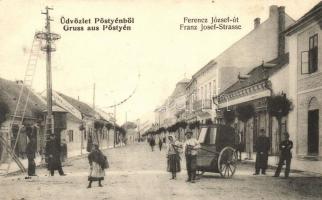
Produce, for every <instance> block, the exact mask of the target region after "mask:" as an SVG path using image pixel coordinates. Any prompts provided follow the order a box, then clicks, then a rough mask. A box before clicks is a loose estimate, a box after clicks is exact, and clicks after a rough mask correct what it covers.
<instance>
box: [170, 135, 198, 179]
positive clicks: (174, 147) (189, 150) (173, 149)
mask: <svg viewBox="0 0 322 200" xmlns="http://www.w3.org/2000/svg"><path fill="white" fill-rule="evenodd" d="M185 136H186V141H185V142H184V143H183V144H181V143H180V142H178V141H176V140H175V137H174V136H172V135H169V136H168V139H169V144H168V147H167V164H168V165H167V171H168V172H170V173H171V174H172V177H171V179H176V174H177V173H178V172H180V171H181V166H180V161H181V157H180V153H181V151H180V149H183V152H184V155H185V158H186V168H187V175H188V178H187V180H186V181H187V182H191V183H195V180H196V171H197V150H198V148H200V144H199V142H198V141H197V140H196V139H195V138H193V137H192V132H191V131H187V132H186V133H185Z"/></svg>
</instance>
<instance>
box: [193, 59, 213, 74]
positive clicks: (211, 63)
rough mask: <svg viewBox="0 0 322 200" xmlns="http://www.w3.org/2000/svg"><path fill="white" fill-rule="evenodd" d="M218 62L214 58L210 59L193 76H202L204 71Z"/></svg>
mask: <svg viewBox="0 0 322 200" xmlns="http://www.w3.org/2000/svg"><path fill="white" fill-rule="evenodd" d="M216 64H217V62H216V61H215V60H214V59H213V60H211V61H209V62H208V63H207V64H206V65H205V66H203V67H202V68H201V69H199V70H198V71H197V72H196V73H195V74H194V75H193V76H192V77H193V78H196V77H198V76H200V75H201V74H202V73H203V72H205V71H207V70H208V69H210V68H212V67H213V66H215V65H216Z"/></svg>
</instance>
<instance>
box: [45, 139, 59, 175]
mask: <svg viewBox="0 0 322 200" xmlns="http://www.w3.org/2000/svg"><path fill="white" fill-rule="evenodd" d="M46 155H47V159H48V169H49V170H50V169H54V170H56V169H59V168H60V167H61V161H60V145H59V143H58V141H57V140H56V139H54V140H49V141H48V143H47V145H46Z"/></svg>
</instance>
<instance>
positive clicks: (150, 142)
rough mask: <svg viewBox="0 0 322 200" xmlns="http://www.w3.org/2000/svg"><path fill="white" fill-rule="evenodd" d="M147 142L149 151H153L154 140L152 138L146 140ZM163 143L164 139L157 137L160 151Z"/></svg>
mask: <svg viewBox="0 0 322 200" xmlns="http://www.w3.org/2000/svg"><path fill="white" fill-rule="evenodd" d="M148 142H149V145H150V147H151V150H152V151H154V146H155V145H156V142H155V138H154V137H153V136H152V137H151V138H149V139H148ZM165 142H166V141H165V137H163V138H160V137H159V140H158V145H159V149H160V151H161V150H162V146H163V143H165Z"/></svg>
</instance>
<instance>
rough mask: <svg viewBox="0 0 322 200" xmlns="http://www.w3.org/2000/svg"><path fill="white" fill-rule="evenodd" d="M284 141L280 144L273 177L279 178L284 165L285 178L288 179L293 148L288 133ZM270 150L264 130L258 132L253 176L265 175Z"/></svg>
mask: <svg viewBox="0 0 322 200" xmlns="http://www.w3.org/2000/svg"><path fill="white" fill-rule="evenodd" d="M284 135H285V139H284V140H283V141H282V142H281V143H280V145H279V149H280V157H279V162H278V166H277V169H276V171H275V174H274V176H273V177H279V176H280V173H281V170H282V167H283V165H284V164H285V165H286V166H285V178H288V177H289V174H290V168H291V159H292V152H291V149H292V148H293V142H292V141H291V140H290V139H289V138H290V136H289V134H288V133H285V134H284ZM269 149H270V141H269V138H268V137H267V136H265V130H264V129H261V130H260V135H259V137H258V138H257V140H256V150H257V153H256V163H255V173H254V175H259V173H260V172H261V173H262V174H263V175H265V174H266V169H267V166H268V164H267V163H268V153H269Z"/></svg>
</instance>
